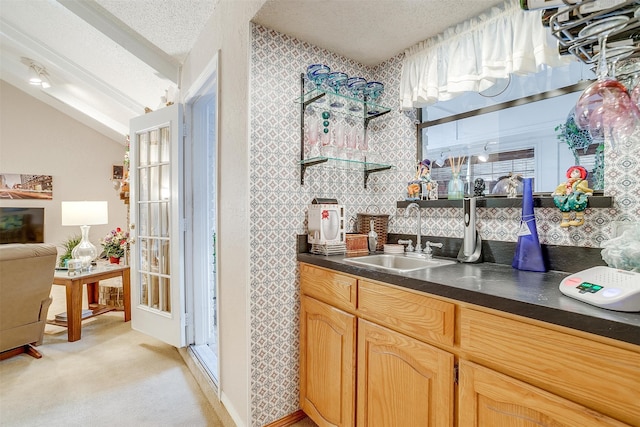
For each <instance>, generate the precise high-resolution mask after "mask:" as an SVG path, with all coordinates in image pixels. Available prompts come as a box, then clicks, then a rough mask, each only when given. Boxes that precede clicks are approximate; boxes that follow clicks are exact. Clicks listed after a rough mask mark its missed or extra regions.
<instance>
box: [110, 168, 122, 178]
mask: <svg viewBox="0 0 640 427" xmlns="http://www.w3.org/2000/svg"><path fill="white" fill-rule="evenodd" d="M122 178H124V166H122V165H113V178H112V179H114V180H115V179H122Z"/></svg>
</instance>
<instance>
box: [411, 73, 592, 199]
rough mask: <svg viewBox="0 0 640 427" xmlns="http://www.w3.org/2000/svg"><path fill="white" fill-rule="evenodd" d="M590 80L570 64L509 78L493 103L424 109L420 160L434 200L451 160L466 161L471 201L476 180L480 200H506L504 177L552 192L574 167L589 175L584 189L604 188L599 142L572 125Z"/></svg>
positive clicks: (465, 101) (462, 100)
mask: <svg viewBox="0 0 640 427" xmlns="http://www.w3.org/2000/svg"><path fill="white" fill-rule="evenodd" d="M593 77H594V75H593V72H592V71H591V70H589V69H588V68H587V66H586V65H584V64H582V63H578V62H572V63H571V64H570V65H568V66H565V67H561V68H555V69H546V70H543V71H541V72H539V73H537V74H533V75H530V76H512V78H511V81H510V82H509V86H508V87H507V88H506V89H505V90H503V91H502V92H500V93H498V94H497V95H496V96H495V97H488V96H482V95H481V94H477V93H468V94H465V95H463V96H460V97H458V98H454V99H452V100H449V101H446V102H439V103H436V104H434V105H432V106H429V107H426V108H423V111H422V118H423V119H422V125H421V127H422V132H421V137H422V144H421V149H422V152H421V153H422V157H423V158H428V159H430V160H431V161H432V163H433V164H432V171H431V174H432V178H433V179H435V180H437V181H438V183H439V188H438V193H439V194H440V195H442V196H445V195H446V193H447V183H448V181H449V179H450V178H451V175H452V173H451V167H450V162H449V160H448V158H449V157H450V156H452V157H454V158H456V157H460V156H465V157H466V161H465V164H464V165H463V167H462V170H461V178H462V179H463V181H464V182H465V186H466V194H473V188H474V187H473V183H474V181H475V180H476V179H477V178H482V179H483V180H484V182H485V188H486V189H485V192H484V194H485V195H504V194H505V193H504V191H505V186H504V185H503V184H504V182H505V181H504V180H505V179H506V177H508V176H509V174H510V173H511V174H515V175H520V176H522V177H533V178H534V191H535V192H537V193H551V192H553V190H554V189H555V188H556V187H557V185H558V183H559V182H563V181H564V180H565V179H566V177H565V173H566V171H567V169H568V168H569V167H570V166H572V165H575V164H580V165H582V166H584V167H585V168H586V169H587V170H589V171H590V177H589V179H590V182H589V184H590V188H594V189H598V190H601V189H603V181H604V180H603V178H602V177H603V176H604V169H603V168H604V164H603V157H604V156H603V153H602V149H603V147H602V144H601V142H602V141H597V140H593V139H592V138H591V137H590V136H589V134H588V133H587V132H580V130H579V129H577V128H576V127H575V125H574V123H573V118H572V117H573V107H574V106H575V103H576V101H577V99H578V98H579V96H580V94H581V93H582V90H583V89H584V87H586V86H587V85H588V84H589V81H588V79H591V78H593ZM501 180H502V181H501ZM520 191H521V186H520Z"/></svg>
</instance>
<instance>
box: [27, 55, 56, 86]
mask: <svg viewBox="0 0 640 427" xmlns="http://www.w3.org/2000/svg"><path fill="white" fill-rule="evenodd" d="M29 84H32V85H34V86H40V87H42V88H43V89H49V88H50V87H51V80H49V73H47V70H46V68H44V67H43V66H42V65H40V64H38V63H36V62H34V61H30V63H29Z"/></svg>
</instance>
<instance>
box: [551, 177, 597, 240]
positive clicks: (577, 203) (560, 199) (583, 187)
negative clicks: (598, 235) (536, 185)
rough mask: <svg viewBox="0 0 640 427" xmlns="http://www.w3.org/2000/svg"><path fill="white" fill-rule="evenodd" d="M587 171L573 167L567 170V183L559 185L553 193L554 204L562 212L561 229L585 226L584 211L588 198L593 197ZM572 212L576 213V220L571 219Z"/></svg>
mask: <svg viewBox="0 0 640 427" xmlns="http://www.w3.org/2000/svg"><path fill="white" fill-rule="evenodd" d="M587 175H588V172H587V170H586V169H585V168H584V167H582V166H571V167H570V168H569V169H568V170H567V178H568V179H567V182H564V183H562V184H560V185H558V188H556V190H555V191H554V192H553V193H551V195H552V196H553V203H555V205H556V206H557V207H558V208H559V209H560V211H561V212H562V222H561V223H560V227H569V226H572V225H573V226H574V227H577V226H580V225H582V224H584V210H585V209H586V208H587V200H588V196H591V195H593V190H592V189H590V188H589V187H588V182H587ZM571 212H575V218H574V219H570V217H571Z"/></svg>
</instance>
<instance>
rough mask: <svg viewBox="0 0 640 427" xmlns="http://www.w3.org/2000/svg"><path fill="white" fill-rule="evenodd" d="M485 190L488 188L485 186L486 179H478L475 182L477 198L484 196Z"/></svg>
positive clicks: (474, 191) (474, 187)
mask: <svg viewBox="0 0 640 427" xmlns="http://www.w3.org/2000/svg"><path fill="white" fill-rule="evenodd" d="M485 188H486V186H485V184H484V179H482V178H476V180H475V181H474V182H473V195H474V196H475V197H482V196H484V190H485Z"/></svg>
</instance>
